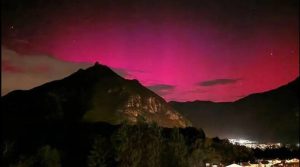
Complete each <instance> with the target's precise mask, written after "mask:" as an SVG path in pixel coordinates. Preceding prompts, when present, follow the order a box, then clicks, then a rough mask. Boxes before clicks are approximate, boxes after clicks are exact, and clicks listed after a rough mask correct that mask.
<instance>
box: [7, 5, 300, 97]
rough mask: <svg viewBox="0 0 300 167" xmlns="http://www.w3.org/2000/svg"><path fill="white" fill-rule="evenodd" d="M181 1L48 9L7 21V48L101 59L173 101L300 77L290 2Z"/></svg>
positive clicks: (239, 92) (258, 88)
mask: <svg viewBox="0 0 300 167" xmlns="http://www.w3.org/2000/svg"><path fill="white" fill-rule="evenodd" d="M176 2H177V1H176ZM178 2H180V3H183V4H186V5H182V4H180V3H179V4H176V3H174V4H173V3H172V2H171V1H170V2H169V1H166V2H165V3H161V4H155V3H153V4H152V6H151V5H150V6H149V2H148V1H142V2H136V1H134V2H133V3H132V4H126V5H124V4H123V5H122V4H119V5H116V4H105V5H103V4H102V5H100V6H101V7H102V8H101V7H100V6H98V7H100V8H101V10H100V9H99V10H96V7H91V6H83V7H82V8H81V9H79V8H78V7H79V6H82V4H74V5H73V6H72V5H71V7H70V8H68V9H67V10H65V8H63V7H62V8H58V9H57V12H55V11H52V10H51V9H52V8H51V7H49V8H50V9H49V10H48V11H45V12H44V13H42V14H41V19H40V20H36V19H30V20H28V24H24V23H19V22H20V21H19V20H18V19H17V18H14V19H12V20H13V21H10V20H9V21H5V24H4V25H2V26H4V32H6V35H5V37H4V40H3V44H2V45H4V46H5V47H7V48H9V49H11V50H14V51H17V52H18V53H19V54H22V55H24V54H26V55H27V57H28V59H31V58H32V57H34V56H30V55H35V54H44V55H49V56H51V57H55V58H56V59H58V60H62V61H67V62H72V63H80V62H85V63H94V62H95V61H99V62H100V63H102V64H105V65H108V66H111V67H114V68H117V69H123V70H125V71H126V72H127V74H128V75H126V76H125V77H126V78H135V79H138V80H139V81H140V82H141V83H142V84H144V85H145V86H152V87H155V86H158V87H157V90H156V91H157V92H158V93H159V94H161V95H162V96H163V97H164V98H166V99H167V100H177V101H187V100H211V101H233V100H237V99H239V98H241V97H243V96H246V95H248V94H251V93H256V92H262V91H266V90H270V89H274V88H276V87H278V86H281V85H283V84H286V83H288V82H290V81H291V80H293V79H295V78H296V77H298V75H299V71H298V68H299V51H298V50H299V46H298V45H299V39H298V36H299V33H298V12H297V14H295V13H296V12H295V11H293V10H292V11H291V10H290V7H291V6H290V4H286V6H284V5H282V6H280V5H279V6H275V7H276V8H275V9H274V8H272V7H267V6H268V5H266V4H252V3H249V4H246V5H244V6H243V5H242V6H240V5H236V6H235V5H233V6H229V7H228V6H226V5H225V7H223V6H218V5H216V4H214V3H208V1H205V2H206V5H208V6H209V7H207V6H206V7H205V6H204V7H203V6H202V7H200V9H198V8H197V7H194V6H195V4H189V3H184V2H183V1H178ZM223 5H224V4H223ZM200 6H201V5H200ZM44 8H46V7H44ZM44 8H41V9H40V10H41V11H43V10H45V9H44ZM240 8H241V9H240ZM286 8H287V9H286ZM275 10H276V11H275ZM41 11H37V12H41ZM287 11H291V12H290V13H289V12H287ZM293 12H294V13H293ZM10 17H13V16H10ZM14 17H15V16H14ZM28 17H30V16H28ZM25 19H26V18H25ZM7 20H8V19H7ZM12 26H13V27H12ZM28 55H29V56H28ZM2 72H5V71H3V69H2ZM7 72H8V71H7ZM224 81H225V82H224ZM205 82H208V83H210V84H206V85H205V84H203V83H205ZM159 85H165V87H164V88H165V89H164V90H163V89H159Z"/></svg>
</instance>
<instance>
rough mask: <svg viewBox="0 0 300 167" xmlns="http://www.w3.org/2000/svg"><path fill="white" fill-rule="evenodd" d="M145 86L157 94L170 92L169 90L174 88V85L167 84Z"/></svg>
mask: <svg viewBox="0 0 300 167" xmlns="http://www.w3.org/2000/svg"><path fill="white" fill-rule="evenodd" d="M147 88H148V89H150V90H152V91H154V92H156V93H158V94H159V95H166V94H169V93H171V91H173V90H174V89H175V86H174V85H167V84H157V85H150V86H147Z"/></svg>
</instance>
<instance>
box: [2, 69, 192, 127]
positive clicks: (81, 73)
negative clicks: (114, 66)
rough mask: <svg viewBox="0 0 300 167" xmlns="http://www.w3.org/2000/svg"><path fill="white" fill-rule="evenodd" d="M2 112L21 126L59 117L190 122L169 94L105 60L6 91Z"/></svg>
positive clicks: (7, 122) (67, 119)
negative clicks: (160, 93) (119, 71)
mask: <svg viewBox="0 0 300 167" xmlns="http://www.w3.org/2000/svg"><path fill="white" fill-rule="evenodd" d="M2 115H3V118H4V121H3V123H4V126H5V127H11V128H13V127H14V126H18V127H15V128H16V129H17V128H19V127H23V126H28V125H40V124H45V123H51V122H53V121H57V122H65V123H67V124H72V123H76V122H87V123H94V122H107V123H110V124H120V123H122V122H127V123H136V122H138V121H141V122H146V123H157V124H158V125H159V126H162V127H186V126H189V122H188V121H187V120H186V119H185V118H183V117H182V116H181V115H180V114H179V113H177V112H176V111H175V110H173V109H172V108H171V107H170V106H169V104H168V103H166V101H165V100H164V99H163V98H161V97H160V96H158V95H156V94H155V93H154V92H152V91H150V90H149V89H147V88H145V87H144V86H142V85H141V84H140V83H139V82H138V81H137V80H127V79H124V78H122V77H121V76H119V75H117V74H116V73H115V72H114V71H112V70H111V69H110V68H109V67H107V66H104V65H100V64H99V63H96V64H95V65H94V66H92V67H90V68H87V69H85V70H83V69H80V70H78V71H77V72H75V73H73V74H71V75H70V76H68V77H66V78H64V79H61V80H57V81H52V82H49V83H46V84H44V85H41V86H39V87H36V88H33V89H31V90H16V91H13V92H10V93H9V94H7V95H5V96H2ZM16 123H17V124H16ZM10 130H11V129H9V130H8V131H10Z"/></svg>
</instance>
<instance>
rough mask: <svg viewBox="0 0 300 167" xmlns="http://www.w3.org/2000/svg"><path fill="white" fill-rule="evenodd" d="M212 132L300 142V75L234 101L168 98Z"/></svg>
mask: <svg viewBox="0 0 300 167" xmlns="http://www.w3.org/2000/svg"><path fill="white" fill-rule="evenodd" d="M169 104H171V105H172V106H173V107H174V108H175V109H176V110H177V111H179V112H180V113H181V114H183V115H184V116H185V117H186V118H188V119H190V120H191V122H192V123H193V125H194V126H196V127H202V128H203V129H205V130H206V133H207V134H208V135H210V136H221V137H228V138H236V137H242V138H250V139H253V140H258V141H262V142H268V141H273V142H278V141H279V142H285V143H296V142H299V78H297V79H295V80H294V81H292V82H290V83H288V84H287V85H284V86H281V87H279V88H277V89H274V90H271V91H267V92H263V93H257V94H252V95H249V96H247V97H244V98H242V99H240V100H238V101H235V102H223V103H214V102H209V101H193V102H175V101H172V102H169Z"/></svg>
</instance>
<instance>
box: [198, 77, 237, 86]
mask: <svg viewBox="0 0 300 167" xmlns="http://www.w3.org/2000/svg"><path fill="white" fill-rule="evenodd" d="M239 80H240V79H228V78H226V79H224V78H223V79H214V80H207V81H202V82H199V83H198V84H197V85H200V86H215V85H228V84H234V83H236V82H238V81H239Z"/></svg>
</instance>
